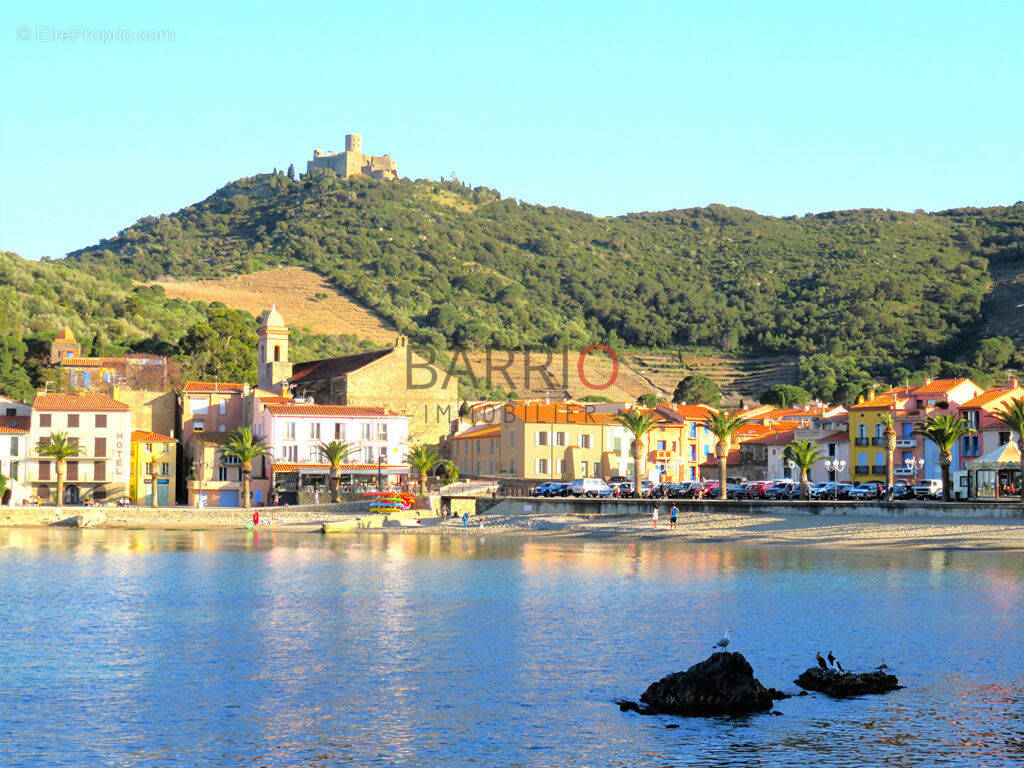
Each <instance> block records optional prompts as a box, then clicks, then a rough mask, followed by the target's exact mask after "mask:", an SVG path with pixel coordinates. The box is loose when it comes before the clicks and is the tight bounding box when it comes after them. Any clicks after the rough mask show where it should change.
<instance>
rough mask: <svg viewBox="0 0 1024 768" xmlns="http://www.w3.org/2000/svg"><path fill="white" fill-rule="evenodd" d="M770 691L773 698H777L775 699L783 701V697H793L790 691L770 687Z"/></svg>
mask: <svg viewBox="0 0 1024 768" xmlns="http://www.w3.org/2000/svg"><path fill="white" fill-rule="evenodd" d="M768 693H770V694H771V697H772V699H773V700H775V701H782V699H791V698H793V695H792V694H790V693H783V692H782V691H780V690H779V689H777V688H769V689H768Z"/></svg>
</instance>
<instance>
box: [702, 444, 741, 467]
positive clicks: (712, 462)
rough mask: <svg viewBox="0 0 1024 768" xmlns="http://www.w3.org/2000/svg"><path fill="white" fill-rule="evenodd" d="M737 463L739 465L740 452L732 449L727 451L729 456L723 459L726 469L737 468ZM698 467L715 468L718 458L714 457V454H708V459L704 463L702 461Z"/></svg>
mask: <svg viewBox="0 0 1024 768" xmlns="http://www.w3.org/2000/svg"><path fill="white" fill-rule="evenodd" d="M739 463H740V451H739V449H738V448H733V449H732V450H731V451H729V455H728V457H726V459H725V465H726V466H727V467H735V466H738V465H739ZM700 466H702V467H717V466H718V457H717V456H715V454H714V452H712V453H709V454H708V457H707V458H706V459H705V460H704V461H702V462H701V463H700Z"/></svg>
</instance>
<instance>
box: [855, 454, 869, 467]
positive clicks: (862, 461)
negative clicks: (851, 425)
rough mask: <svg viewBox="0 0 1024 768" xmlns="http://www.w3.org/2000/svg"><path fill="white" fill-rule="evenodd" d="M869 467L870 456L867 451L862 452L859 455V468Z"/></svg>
mask: <svg viewBox="0 0 1024 768" xmlns="http://www.w3.org/2000/svg"><path fill="white" fill-rule="evenodd" d="M867 465H868V454H867V452H865V451H861V452H860V453H858V454H857V466H858V467H866V466H867Z"/></svg>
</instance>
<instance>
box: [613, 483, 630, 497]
mask: <svg viewBox="0 0 1024 768" xmlns="http://www.w3.org/2000/svg"><path fill="white" fill-rule="evenodd" d="M609 486H610V487H611V489H612V496H615V497H616V498H628V497H629V496H631V495H632V494H633V484H632V483H609Z"/></svg>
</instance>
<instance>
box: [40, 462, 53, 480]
mask: <svg viewBox="0 0 1024 768" xmlns="http://www.w3.org/2000/svg"><path fill="white" fill-rule="evenodd" d="M39 479H40V480H49V479H50V462H48V461H40V462H39Z"/></svg>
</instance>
